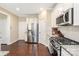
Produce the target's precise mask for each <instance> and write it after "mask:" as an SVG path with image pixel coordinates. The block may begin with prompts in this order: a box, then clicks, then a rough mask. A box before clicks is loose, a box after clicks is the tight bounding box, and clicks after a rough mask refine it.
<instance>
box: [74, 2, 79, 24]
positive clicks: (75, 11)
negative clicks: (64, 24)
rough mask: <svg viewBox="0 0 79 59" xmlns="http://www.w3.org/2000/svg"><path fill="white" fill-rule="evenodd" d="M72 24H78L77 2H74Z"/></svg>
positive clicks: (78, 8)
mask: <svg viewBox="0 0 79 59" xmlns="http://www.w3.org/2000/svg"><path fill="white" fill-rule="evenodd" d="M73 21H74V25H79V4H77V3H75V4H74V20H73Z"/></svg>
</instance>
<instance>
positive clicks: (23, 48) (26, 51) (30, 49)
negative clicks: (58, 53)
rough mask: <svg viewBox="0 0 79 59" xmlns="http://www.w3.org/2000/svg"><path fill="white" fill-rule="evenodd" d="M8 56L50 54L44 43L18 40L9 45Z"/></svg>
mask: <svg viewBox="0 0 79 59" xmlns="http://www.w3.org/2000/svg"><path fill="white" fill-rule="evenodd" d="M9 51H10V53H9V54H8V55H7V56H50V54H49V51H48V48H47V47H46V46H44V45H43V44H40V43H39V44H28V43H25V41H18V42H16V43H13V44H12V45H10V46H9Z"/></svg>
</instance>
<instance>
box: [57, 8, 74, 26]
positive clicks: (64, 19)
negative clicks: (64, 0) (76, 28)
mask: <svg viewBox="0 0 79 59" xmlns="http://www.w3.org/2000/svg"><path fill="white" fill-rule="evenodd" d="M56 24H57V25H72V24H73V8H70V9H68V10H66V11H65V12H64V14H62V15H60V16H59V17H57V18H56Z"/></svg>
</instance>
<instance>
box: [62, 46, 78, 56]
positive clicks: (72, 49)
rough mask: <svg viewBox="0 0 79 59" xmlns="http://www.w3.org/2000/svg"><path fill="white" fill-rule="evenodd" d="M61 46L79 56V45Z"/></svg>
mask: <svg viewBox="0 0 79 59" xmlns="http://www.w3.org/2000/svg"><path fill="white" fill-rule="evenodd" d="M61 47H62V48H64V49H65V50H67V51H68V52H69V53H70V54H71V55H72V56H79V45H61Z"/></svg>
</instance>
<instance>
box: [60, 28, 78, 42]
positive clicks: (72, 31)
mask: <svg viewBox="0 0 79 59" xmlns="http://www.w3.org/2000/svg"><path fill="white" fill-rule="evenodd" d="M59 30H60V31H61V32H62V33H63V35H64V36H65V37H67V38H70V39H72V40H75V41H78V42H79V26H60V27H59Z"/></svg>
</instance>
